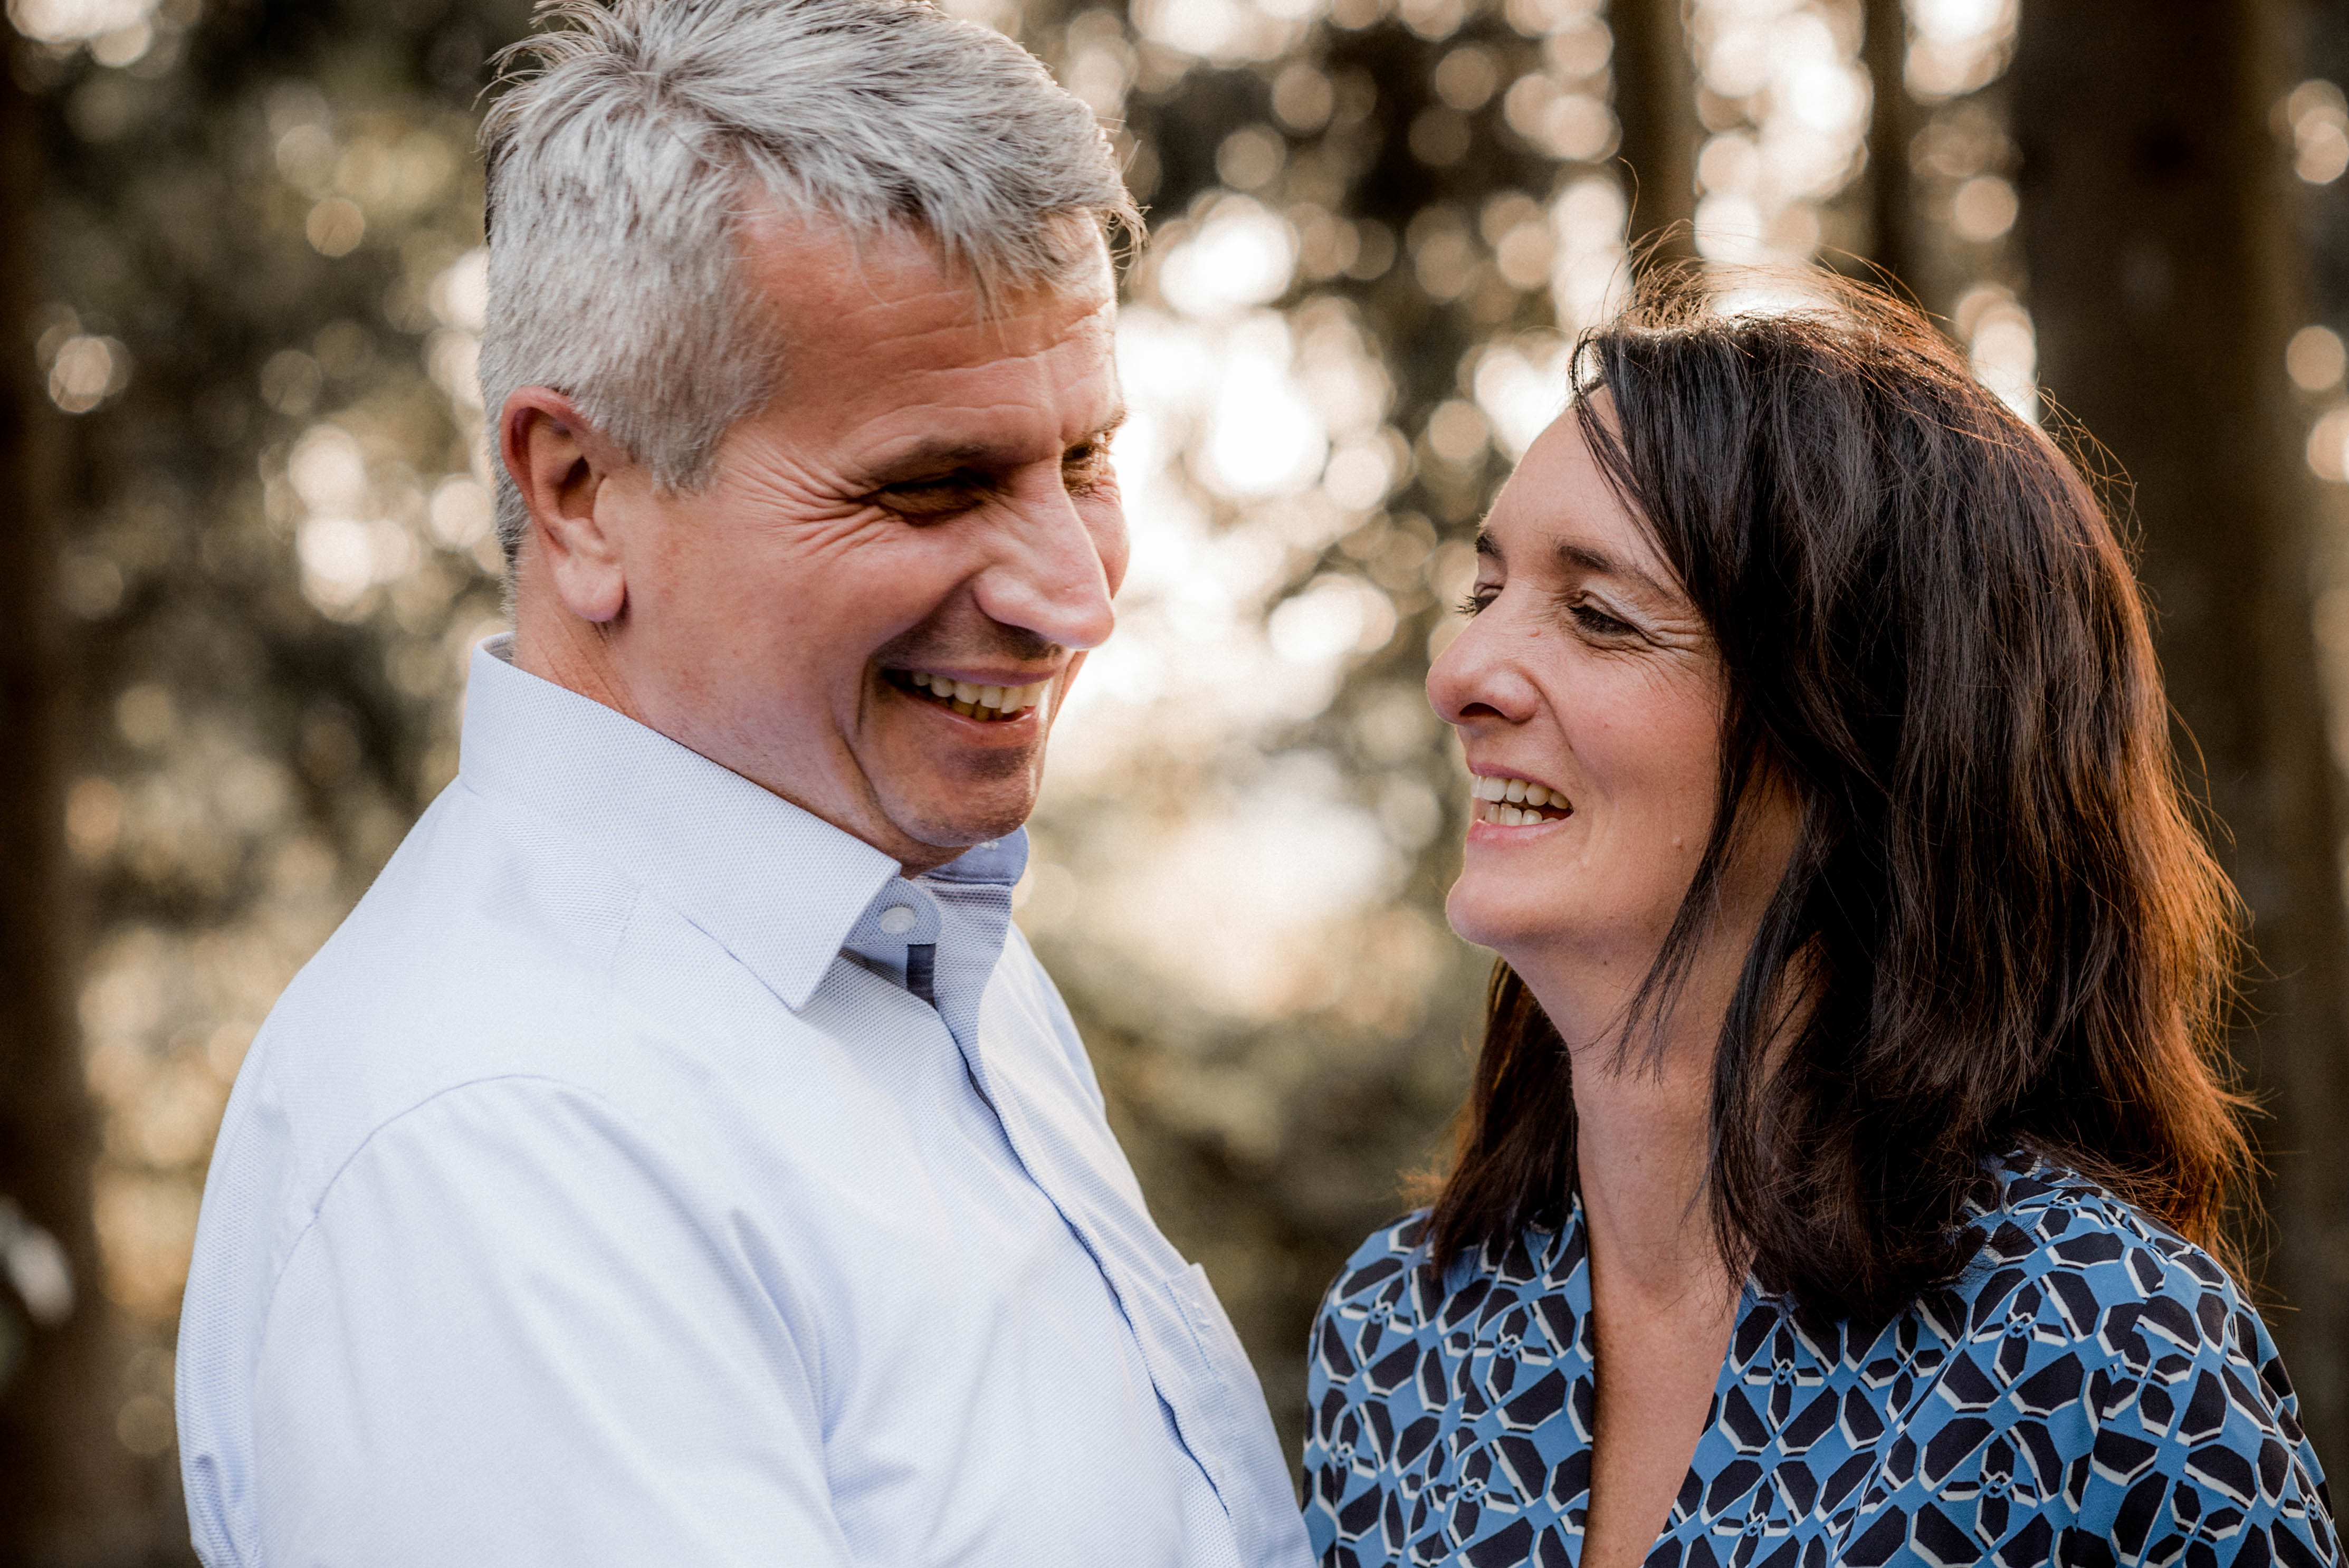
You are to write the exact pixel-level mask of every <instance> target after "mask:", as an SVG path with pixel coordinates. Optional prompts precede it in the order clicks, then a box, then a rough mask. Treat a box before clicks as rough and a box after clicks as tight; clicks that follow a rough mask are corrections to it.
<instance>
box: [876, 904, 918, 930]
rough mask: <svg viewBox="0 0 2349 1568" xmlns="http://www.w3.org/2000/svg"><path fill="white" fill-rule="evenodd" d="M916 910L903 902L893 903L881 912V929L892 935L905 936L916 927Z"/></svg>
mask: <svg viewBox="0 0 2349 1568" xmlns="http://www.w3.org/2000/svg"><path fill="white" fill-rule="evenodd" d="M914 919H915V915H914V912H913V911H912V910H910V909H907V908H906V907H905V905H904V904H902V903H893V904H891V905H890V906H889V907H888V908H886V909H885V910H883V911H882V912H881V929H882V930H884V931H885V932H887V933H888V934H890V935H892V936H903V935H905V933H907V932H909V931H911V930H913V929H914Z"/></svg>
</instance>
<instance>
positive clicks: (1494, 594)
mask: <svg viewBox="0 0 2349 1568" xmlns="http://www.w3.org/2000/svg"><path fill="white" fill-rule="evenodd" d="M1500 596H1501V591H1500V590H1499V589H1498V588H1489V587H1486V586H1485V585H1484V584H1482V583H1479V584H1478V585H1477V586H1475V587H1474V588H1471V589H1470V590H1469V591H1468V596H1467V597H1466V598H1464V599H1463V600H1461V601H1460V603H1458V604H1456V605H1454V609H1456V610H1458V611H1459V612H1460V613H1461V614H1464V615H1478V614H1483V613H1484V612H1485V611H1486V610H1488V609H1490V608H1491V607H1492V603H1493V601H1494V600H1495V599H1497V598H1499V597H1500Z"/></svg>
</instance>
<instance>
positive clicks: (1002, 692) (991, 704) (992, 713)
mask: <svg viewBox="0 0 2349 1568" xmlns="http://www.w3.org/2000/svg"><path fill="white" fill-rule="evenodd" d="M905 681H906V684H908V685H909V686H913V687H914V689H915V690H916V691H918V692H920V693H922V694H923V695H924V696H927V697H928V698H929V699H930V700H931V701H933V702H940V703H944V704H945V705H946V706H947V707H951V708H953V709H954V710H955V711H956V712H957V713H958V714H960V715H962V716H963V717H965V718H980V717H985V718H990V719H1006V718H1018V717H1019V716H1020V715H1021V714H1023V713H1025V712H1027V711H1028V710H1029V709H1030V708H1031V707H1035V706H1036V705H1037V704H1038V703H1040V702H1041V701H1043V700H1044V688H1045V687H1047V686H1050V685H1051V684H1052V683H1051V682H1050V681H1038V682H1037V683H1036V684H1035V685H1034V686H973V685H971V684H970V683H969V682H968V681H952V680H948V679H947V678H946V676H934V675H932V674H930V673H929V672H928V671H927V670H907V671H906V672H905Z"/></svg>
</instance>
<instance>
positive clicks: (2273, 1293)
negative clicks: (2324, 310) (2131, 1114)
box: [2013, 0, 2349, 1476]
mask: <svg viewBox="0 0 2349 1568" xmlns="http://www.w3.org/2000/svg"><path fill="white" fill-rule="evenodd" d="M2291 16H2292V13H2291V12H2290V11H2288V9H2287V8H2286V6H2285V5H2284V4H2283V0H2209V3H2207V4H2203V5H2150V6H2149V5H2141V4H2137V3H2135V0H2065V3H2064V4H2062V5H2056V4H2052V3H2050V0H2029V3H2027V4H2025V5H2024V6H2023V16H2022V31H2021V36H2020V38H2019V40H2018V49H2017V56H2016V60H2015V65H2014V70H2013V124H2014V130H2015V133H2016V140H2017V142H2018V144H2019V146H2020V150H2021V153H2022V197H2023V245H2024V254H2025V257H2026V261H2027V264H2028V271H2029V277H2030V290H2031V296H2030V304H2031V308H2032V310H2033V315H2035V317H2036V319H2037V323H2038V331H2039V345H2040V366H2041V370H2040V376H2041V379H2042V381H2043V382H2044V385H2045V386H2046V387H2047V388H2048V390H2049V391H2050V392H2051V393H2052V394H2053V396H2054V400H2055V402H2056V404H2057V405H2058V406H2059V407H2062V408H2063V409H2064V410H2067V411H2068V412H2069V413H2070V415H2072V416H2073V417H2075V418H2077V419H2078V420H2079V421H2080V422H2081V423H2082V424H2083V425H2085V427H2086V428H2087V429H2088V430H2089V431H2091V432H2093V433H2094V435H2095V437H2096V438H2098V439H2099V440H2101V441H2103V442H2104V443H2105V444H2106V446H2107V447H2109V448H2110V449H2111V451H2112V454H2113V457H2114V458H2115V459H2116V460H2117V462H2118V464H2119V465H2120V467H2121V469H2123V470H2124V471H2125V472H2126V473H2127V476H2128V479H2129V480H2131V481H2133V482H2134V484H2135V486H2136V510H2137V519H2138V521H2139V523H2140V525H2141V527H2142V529H2143V538H2144V560H2143V566H2142V571H2143V573H2144V576H2145V579H2146V582H2147V585H2148V587H2149V588H2150V589H2151V592H2152V596H2153V600H2154V604H2155V608H2156V611H2157V613H2158V616H2159V623H2158V637H2159V640H2160V645H2161V651H2162V658H2163V664H2164V666H2165V670H2166V672H2167V675H2168V683H2169V693H2170V697H2171V700H2172V701H2173V702H2174V703H2175V704H2176V707H2177V710H2178V715H2179V717H2180V718H2181V719H2182V720H2183V721H2184V724H2185V727H2186V728H2187V729H2188V730H2189V731H2190V732H2191V734H2192V738H2193V740H2194V741H2195V742H2199V747H2200V750H2201V754H2202V757H2203V758H2204V759H2205V764H2206V767H2207V769H2208V773H2209V789H2210V801H2211V804H2212V805H2213V806H2214V807H2215V808H2216V810H2217V811H2218V814H2219V816H2220V819H2221V820H2223V821H2224V823H2225V824H2226V826H2227V828H2228V829H2230V830H2231V833H2232V842H2231V843H2227V842H2225V841H2223V839H2224V835H2221V838H2222V841H2221V843H2220V851H2221V853H2222V854H2223V855H2224V857H2225V859H2226V861H2227V863H2228V868H2229V870H2230V872H2232V873H2233V875H2234V878H2235V882H2236V885H2237V886H2238V887H2239V888H2240V890H2241V892H2242V894H2243V896H2244V898H2245V899H2246V900H2247V901H2248V903H2249V904H2250V906H2251V918H2252V929H2251V939H2252V942H2253V943H2254V944H2255V945H2256V948H2257V951H2258V960H2259V974H2260V975H2261V977H2262V978H2261V980H2260V982H2259V983H2258V984H2257V985H2255V986H2254V988H2253V990H2252V993H2251V1026H2249V1027H2247V1029H2246V1030H2245V1032H2244V1034H2243V1035H2242V1037H2240V1040H2239V1042H2238V1047H2237V1048H2238V1053H2239V1058H2240V1061H2241V1063H2242V1065H2243V1068H2244V1070H2245V1076H2246V1078H2248V1080H2249V1083H2250V1086H2251V1088H2253V1089H2254V1090H2255V1091H2256V1093H2257V1094H2258V1095H2259V1097H2260V1099H2261V1102H2262V1104H2263V1105H2264V1107H2265V1108H2266V1110H2267V1113H2268V1114H2267V1115H2266V1116H2265V1117H2264V1118H2262V1119H2261V1120H2260V1121H2259V1122H2258V1123H2257V1124H2256V1131H2257V1134H2258V1136H2259V1138H2260V1140H2261V1145H2262V1149H2263V1152H2264V1155H2265V1158H2266V1161H2267V1163H2268V1167H2269V1171H2270V1173H2271V1174H2270V1179H2269V1186H2268V1190H2267V1193H2266V1196H2267V1198H2268V1202H2269V1204H2270V1212H2271V1217H2272V1222H2273V1230H2272V1237H2273V1246H2272V1249H2271V1252H2270V1253H2269V1254H2268V1256H2267V1259H2266V1266H2265V1279H2264V1281H2263V1284H2264V1285H2265V1293H2264V1295H2265V1300H2266V1302H2267V1303H2268V1304H2269V1305H2271V1306H2273V1305H2275V1304H2277V1303H2279V1302H2280V1303H2281V1305H2282V1310H2281V1311H2273V1310H2271V1312H2270V1313H2269V1316H2270V1319H2271V1323H2272V1324H2273V1326H2274V1328H2275V1331H2276V1336H2277V1338H2278V1339H2279V1340H2280V1341H2281V1342H2282V1346H2283V1351H2284V1356H2285V1359H2286V1364H2287V1365H2288V1366H2289V1367H2291V1369H2292V1375H2293V1377H2295V1379H2296V1380H2297V1382H2298V1384H2299V1387H2300V1391H2301V1397H2302V1416H2303V1418H2304V1419H2305V1421H2306V1423H2307V1426H2308V1429H2309V1431H2310V1432H2311V1434H2312V1435H2313V1437H2314V1438H2315V1439H2316V1443H2317V1448H2318V1450H2319V1452H2320V1454H2321V1455H2322V1457H2323V1461H2324V1463H2325V1465H2326V1467H2327V1468H2328V1469H2329V1470H2332V1471H2333V1474H2334V1475H2336V1476H2338V1475H2341V1474H2343V1473H2344V1470H2349V1409H2344V1404H2345V1403H2349V1400H2344V1372H2345V1371H2349V1363H2344V1344H2345V1343H2349V1291H2344V1289H2343V1288H2342V1287H2343V1284H2344V1281H2343V1280H2342V1278H2341V1276H2340V1274H2339V1272H2338V1264H2336V1263H2335V1262H2334V1260H2335V1259H2336V1258H2337V1257H2340V1256H2341V1255H2342V1254H2343V1251H2344V1241H2349V1231H2344V1225H2343V1222H2344V1174H2349V1150H2344V1142H2343V1139H2342V1136H2341V1124H2342V1121H2343V1119H2344V1112H2349V1105H2344V1099H2343V1088H2344V1081H2343V1049H2344V1000H2345V999H2349V998H2344V970H2343V960H2344V916H2343V909H2342V902H2341V882H2340V876H2341V872H2340V870H2339V866H2340V859H2339V829H2338V828H2337V827H2336V825H2335V808H2334V798H2333V791H2334V788H2335V780H2334V775H2333V764H2332V762H2331V760H2330V758H2329V757H2328V756H2327V752H2326V746H2325V732H2326V726H2325V707H2324V697H2323V690H2322V687H2321V684H2320V676H2319V668H2320V666H2319V661H2318V657H2317V650H2316V645H2315V642H2314V638H2313V632H2312V624H2311V612H2312V603H2311V599H2312V593H2311V577H2312V574H2313V570H2314V567H2315V562H2316V557H2315V553H2314V551H2315V546H2316V544H2317V539H2316V537H2315V534H2316V530H2315V527H2314V524H2313V514H2314V513H2315V511H2316V510H2317V507H2318V505H2319V502H2318V500H2317V499H2316V496H2315V493H2314V490H2313V481H2312V480H2311V478H2310V476H2309V475H2308V473H2307V471H2306V469H2305V468H2304V466H2303V464H2302V460H2301V457H2300V422H2299V420H2298V419H2297V418H2295V415H2294V411H2293V409H2292V405H2291V401H2290V397H2289V395H2288V389H2287V387H2286V383H2285V377H2284V374H2283V346H2284V343H2285V341H2286V339H2287V337H2288V336H2289V335H2290V333H2291V331H2292V326H2293V325H2294V324H2295V323H2296V321H2297V320H2298V319H2299V318H2300V309H2301V297H2300V291H2301V278H2300V273H2301V263H2302V256H2301V249H2302V247H2301V239H2300V234H2299V231H2298V226H2297V222H2296V219H2297V215H2298V212H2299V210H2300V203H2299V201H2298V200H2297V198H2296V196H2295V193H2294V191H2293V190H2292V183H2293V182H2292V179H2291V177H2290V175H2289V173H2288V171H2287V170H2286V168H2285V160H2284V158H2283V156H2282V153H2281V151H2280V150H2279V149H2278V147H2277V146H2276V144H2275V142H2274V140H2273V139H2272V138H2271V133H2270V131H2269V129H2268V125H2269V118H2268V117H2269V112H2270V108H2271V106H2272V105H2273V104H2274V103H2275V101H2276V100H2277V98H2279V97H2281V96H2282V93H2283V92H2284V90H2285V89H2286V88H2288V87H2289V85H2290V84H2291V81H2292V73H2291V67H2292V61H2293V58H2294V56H2293V54H2292V44H2293V43H2294V41H2295V40H2294V39H2293V38H2292V36H2291ZM2188 84H2191V88H2190V90H2189V88H2188V86H2187V85H2188ZM2186 755H2187V756H2188V757H2189V758H2191V757H2192V755H2193V752H2192V750H2191V749H2190V748H2189V749H2188V750H2187V752H2186Z"/></svg>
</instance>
